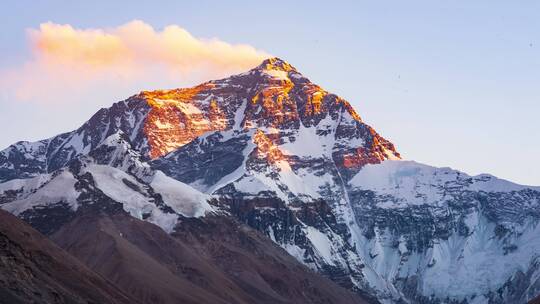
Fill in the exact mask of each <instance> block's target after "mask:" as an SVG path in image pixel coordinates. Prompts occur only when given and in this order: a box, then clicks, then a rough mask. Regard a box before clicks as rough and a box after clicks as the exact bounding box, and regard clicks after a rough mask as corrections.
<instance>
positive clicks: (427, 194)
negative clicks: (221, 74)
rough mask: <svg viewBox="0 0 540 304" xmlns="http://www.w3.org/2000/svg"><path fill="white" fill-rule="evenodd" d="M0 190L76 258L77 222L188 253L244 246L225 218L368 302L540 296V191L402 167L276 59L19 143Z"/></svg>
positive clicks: (334, 102) (0, 156) (3, 161)
mask: <svg viewBox="0 0 540 304" xmlns="http://www.w3.org/2000/svg"><path fill="white" fill-rule="evenodd" d="M0 182H1V183H0V204H1V206H2V208H3V209H5V210H8V211H10V212H12V213H14V214H16V215H17V216H19V217H20V218H22V219H24V220H25V221H27V222H29V223H30V224H32V225H33V226H34V227H36V228H37V229H38V230H40V231H41V232H43V233H46V234H48V235H52V236H53V238H54V240H55V241H56V242H57V243H59V244H63V246H66V247H67V248H72V247H73V246H75V247H81V246H82V245H80V244H78V243H77V241H78V240H77V239H75V240H73V242H75V243H74V244H75V245H73V244H72V243H69V242H67V241H66V240H69V239H71V238H72V237H70V232H69V231H74V230H77V229H76V228H77V227H83V226H84V225H83V224H78V225H75V224H71V225H75V227H73V228H70V229H69V230H66V228H63V227H66V225H68V223H77V220H76V219H78V218H80V216H81V215H80V214H85V213H86V212H87V210H100V212H104V213H105V214H117V213H118V212H125V213H126V214H129V215H130V216H131V217H133V218H136V219H139V220H144V221H146V222H149V223H151V224H155V225H157V226H159V227H160V228H161V229H162V230H163V231H164V233H165V234H168V235H169V236H170V237H172V238H174V239H176V240H178V239H179V238H180V239H183V241H184V242H187V241H188V239H186V236H190V238H189V242H194V239H197V238H203V237H204V241H202V240H199V241H197V242H196V243H190V244H192V245H193V246H195V247H197V246H201V245H200V244H202V243H206V242H208V240H209V239H212V242H218V240H219V238H221V237H222V238H226V237H233V236H234V235H235V234H236V233H239V232H237V230H235V229H228V230H227V229H226V232H225V233H224V232H223V231H222V230H220V229H219V228H217V227H216V226H220V225H222V226H223V227H227V224H225V223H228V221H230V220H232V221H237V222H241V223H244V224H245V225H248V226H250V227H252V228H254V229H256V230H258V231H259V232H260V233H262V234H264V235H266V236H267V237H268V239H270V240H271V241H273V242H274V243H275V244H277V245H279V246H280V247H281V248H283V249H284V250H285V251H286V252H287V253H288V254H290V255H291V256H293V257H294V258H296V260H298V261H299V262H301V263H302V264H304V265H305V266H307V267H309V268H311V269H312V270H314V271H317V272H319V273H320V274H322V275H323V276H325V277H327V278H329V279H331V280H332V281H334V282H335V283H337V284H339V285H341V286H342V287H345V288H347V289H350V290H352V291H354V292H356V293H358V294H359V295H361V296H362V297H363V298H365V299H367V300H369V301H370V302H373V303H376V302H381V303H429V304H435V303H469V304H472V303H525V302H526V301H528V300H530V299H532V298H534V296H536V295H538V294H539V293H540V269H539V265H540V264H539V262H540V260H539V255H540V241H538V238H537V237H536V235H538V232H540V231H539V229H540V228H539V226H538V222H539V219H540V211H538V210H540V209H539V208H538V207H539V206H538V204H539V203H540V188H538V187H526V186H520V185H516V184H513V183H510V182H507V181H504V180H500V179H497V178H495V177H493V176H490V175H480V176H468V175H466V174H464V173H460V172H458V171H455V170H451V169H448V168H434V167H429V166H426V165H422V164H418V163H415V162H411V161H402V160H400V155H399V153H398V152H397V151H396V149H395V147H394V145H393V144H392V143H390V142H389V141H387V140H386V139H384V138H382V137H381V136H380V135H379V134H378V133H377V132H375V130H374V129H373V128H371V127H370V126H368V125H367V124H365V123H364V122H363V121H362V120H361V118H360V116H359V115H358V114H357V113H356V112H355V110H354V109H353V108H352V106H351V105H350V104H349V103H348V102H347V101H345V100H343V99H342V98H340V97H338V96H336V95H334V94H331V93H329V92H326V91H325V90H323V89H322V88H320V87H319V86H317V85H315V84H313V83H311V82H310V81H309V80H308V79H307V78H305V77H304V76H303V75H301V74H300V73H299V72H298V71H297V70H296V69H295V68H294V67H292V66H291V65H289V64H288V63H286V62H284V61H282V60H280V59H278V58H272V59H268V60H265V61H264V62H263V63H262V64H261V65H260V66H258V67H256V68H254V69H252V70H250V71H248V72H246V73H243V74H239V75H235V76H231V77H229V78H226V79H222V80H215V81H209V82H206V83H204V84H201V85H199V86H196V87H193V88H189V89H176V90H168V91H154V92H142V93H140V94H138V95H135V96H133V97H130V98H128V99H126V100H125V101H121V102H118V103H116V104H114V105H113V106H112V107H110V108H108V109H101V110H100V111H98V112H97V113H96V114H95V115H94V116H93V117H92V118H91V119H90V120H89V121H88V122H86V123H85V124H84V125H83V126H81V127H80V128H79V129H77V130H75V131H73V132H69V133H64V134H60V135H58V136H55V137H52V138H50V139H46V140H42V141H39V142H35V143H28V142H19V143H16V144H14V145H12V146H10V147H9V148H7V149H6V150H3V151H1V152H0ZM100 214H101V213H100ZM115 218H116V217H112V218H108V223H109V224H107V225H108V226H114V225H113V224H110V223H115V222H117V221H119V220H118V219H117V220H114V219H115ZM101 220H104V219H102V218H99V217H98V218H95V219H94V220H93V223H95V222H100V221H101ZM124 220H125V219H124ZM200 221H202V222H207V221H208V222H209V223H210V224H209V223H207V224H206V226H205V227H206V228H205V229H203V230H201V229H199V228H197V227H198V224H196V223H199V222H200ZM186 223H188V224H186ZM208 227H213V228H212V229H210V228H208ZM223 227H221V228H222V229H225V228H223ZM111 229H112V228H111ZM115 229H117V228H115ZM113 231H116V230H113ZM87 233H88V234H90V235H92V234H93V233H96V231H94V232H81V236H84V235H86V234H87ZM115 233H116V232H115ZM124 233H126V232H122V234H124ZM213 233H216V235H214V234H213ZM113 234H114V233H113ZM235 237H237V236H235ZM242 243H243V242H241V244H242ZM197 244H198V245H197ZM137 246H138V245H137ZM261 246H262V245H261ZM265 246H266V245H265ZM82 247H83V249H84V246H82ZM138 248H139V249H138V250H142V251H145V250H146V251H148V250H151V249H148V248H149V247H148V246H146V247H138ZM141 248H143V249H141ZM256 248H260V247H256ZM256 248H255V249H254V248H251V249H252V250H256ZM236 251H238V250H236ZM236 251H231V254H230V256H229V257H230V258H233V257H234V254H232V252H236ZM72 253H73V254H74V255H75V256H77V257H79V258H80V259H82V260H83V261H85V262H86V263H88V264H90V265H94V267H91V268H93V269H95V270H97V271H98V272H99V273H101V274H103V275H105V276H106V277H107V276H112V275H113V273H112V272H111V270H110V269H109V268H108V267H104V266H100V265H99V261H92V260H91V258H92V257H89V256H86V254H87V253H86V252H85V250H72ZM215 254H216V255H212V254H211V255H210V257H211V258H212V259H216V260H219V255H217V253H215ZM118 256H120V257H121V256H122V255H121V254H118ZM210 257H209V258H210ZM119 260H121V259H119ZM258 263H259V262H258ZM237 265H238V268H246V267H255V268H256V269H257V267H263V266H262V265H259V264H257V263H250V264H237ZM228 266H229V265H222V267H228ZM100 267H104V268H103V269H102V268H100ZM109 267H112V266H109ZM220 269H221V270H220V271H225V272H226V273H235V272H236V271H238V269H236V270H235V269H225V270H224V269H223V268H220ZM264 281H265V282H268V280H264ZM245 282H248V281H244V283H245ZM244 283H242V284H244ZM118 284H122V282H119V283H118ZM122 286H123V285H122ZM258 286H262V285H258ZM291 286H299V285H294V284H293V285H291ZM132 287H133V286H132ZM124 288H129V286H127V287H126V286H124ZM272 290H274V292H275V290H276V289H275V287H274V288H272ZM289 292H293V291H292V290H289ZM328 294H335V293H334V292H329V293H328ZM289 296H290V297H289V299H291V297H292V298H294V297H293V296H292V295H289ZM269 299H273V300H275V298H269ZM294 299H296V302H297V303H300V302H302V301H308V300H306V299H305V298H303V299H301V300H300V298H294Z"/></svg>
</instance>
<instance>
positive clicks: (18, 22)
mask: <svg viewBox="0 0 540 304" xmlns="http://www.w3.org/2000/svg"><path fill="white" fill-rule="evenodd" d="M110 2H113V3H110ZM291 2H292V3H291ZM2 6H3V9H2V10H1V12H0V17H1V18H2V20H3V22H2V26H3V29H2V31H1V32H0V52H1V55H2V56H0V70H5V69H17V68H20V67H21V66H22V65H23V64H24V62H26V61H27V60H28V58H30V57H31V56H32V54H31V51H30V48H29V47H28V37H27V32H26V29H28V28H34V29H36V28H39V25H40V24H41V23H44V22H47V21H51V22H54V23H56V24H69V25H71V26H73V27H75V28H82V29H85V28H112V27H117V26H120V25H122V24H125V23H127V22H130V21H132V20H141V21H143V22H145V23H147V24H149V25H151V26H153V27H154V28H155V29H156V30H159V29H162V28H163V27H165V26H167V25H171V24H176V25H178V26H180V27H182V28H184V29H186V30H188V31H189V32H190V33H191V34H192V35H193V36H195V37H206V38H212V37H216V38H219V39H220V40H222V41H226V42H229V43H245V44H249V45H251V46H253V47H255V48H257V49H259V50H264V51H265V52H268V53H270V54H273V55H276V56H278V57H281V58H283V59H285V60H287V61H288V62H289V63H291V64H292V65H294V66H295V67H297V69H298V70H299V71H301V72H302V73H303V74H304V75H306V76H307V77H309V78H310V79H311V80H312V81H313V82H315V83H318V84H319V85H321V86H322V87H324V88H325V89H327V90H329V91H331V92H333V93H336V94H338V95H340V96H342V97H344V98H345V99H347V100H349V101H350V102H351V103H352V104H353V106H354V107H355V108H356V109H357V111H358V112H359V114H360V115H361V117H362V118H363V119H364V120H365V121H366V122H367V123H369V124H371V125H372V126H373V127H374V128H375V129H376V130H377V131H378V132H379V133H380V134H382V135H383V136H384V137H386V138H388V139H389V140H391V141H392V142H394V143H395V144H396V146H397V148H398V150H399V151H400V152H401V153H402V155H403V156H404V157H405V158H406V159H413V160H416V161H419V162H423V163H427V164H431V165H436V166H450V167H452V168H455V169H460V170H463V171H465V172H467V173H470V174H479V173H491V174H493V175H496V176H499V177H502V178H505V179H509V180H512V181H515V182H519V183H524V184H532V185H540V161H538V159H537V158H538V156H539V155H540V141H539V140H538V139H539V136H538V134H539V133H540V119H539V117H538V116H539V115H540V100H539V99H540V98H539V97H540V85H539V84H540V2H538V1H369V2H368V1H349V2H348V1H332V2H329V3H326V4H322V3H321V4H317V3H313V2H310V1H294V2H293V1H272V2H259V1H216V2H211V1H193V2H188V1H185V2H184V1H159V3H158V1H147V2H145V1H136V2H134V1H85V2H77V3H75V1H10V0H8V1H3V5H2ZM35 77H42V75H35ZM188 78H189V77H188ZM191 82H194V81H193V80H190V79H187V78H186V79H184V80H182V81H178V86H184V85H190V84H195V83H191ZM159 84H160V83H159V82H156V84H155V85H159ZM167 84H169V85H172V84H171V83H170V82H169V83H167ZM153 85H154V83H153V82H146V83H133V84H131V85H130V86H129V87H125V88H123V89H122V90H120V89H118V90H115V87H114V86H109V87H106V88H104V89H103V91H104V92H105V93H103V92H101V93H100V92H95V94H90V95H89V94H86V95H85V96H84V98H81V97H80V96H77V95H70V96H66V99H67V100H68V101H67V102H59V103H53V104H51V103H42V102H40V101H39V100H26V101H19V100H15V99H14V98H13V97H12V96H11V95H10V94H6V93H3V92H0V129H1V130H3V131H2V136H1V137H0V146H1V147H2V148H3V147H7V146H8V145H9V144H11V143H13V142H15V141H18V140H37V139H41V138H46V137H50V136H52V135H55V134H57V133H60V132H63V131H68V130H71V129H74V128H76V127H78V126H79V125H80V124H82V123H83V122H84V121H85V120H86V119H88V118H89V117H90V116H91V115H92V114H93V113H94V112H96V111H97V109H98V108H100V107H104V106H108V105H110V104H111V103H112V102H114V101H117V100H120V99H124V98H126V97H127V96H129V95H131V94H134V93H136V92H137V91H139V90H142V89H158V87H152V86H153ZM126 94H127V95H126ZM70 98H73V100H69V99H70ZM79 99H80V100H84V101H79Z"/></svg>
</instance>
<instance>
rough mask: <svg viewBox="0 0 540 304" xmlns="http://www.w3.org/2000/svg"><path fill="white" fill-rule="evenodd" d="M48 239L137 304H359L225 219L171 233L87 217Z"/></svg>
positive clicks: (118, 217)
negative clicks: (129, 296)
mask: <svg viewBox="0 0 540 304" xmlns="http://www.w3.org/2000/svg"><path fill="white" fill-rule="evenodd" d="M52 239H53V240H55V242H57V243H58V244H59V245H60V246H62V247H63V248H65V249H66V250H67V251H69V252H70V253H71V254H73V255H74V256H76V257H78V258H79V259H80V260H81V261H83V262H84V263H85V264H87V265H88V266H89V267H91V268H92V269H94V270H95V271H96V272H98V273H100V274H102V275H103V276H105V277H108V278H111V280H112V281H113V282H114V283H115V284H116V285H117V286H119V287H120V288H122V289H123V290H125V291H126V292H128V293H129V294H132V295H135V296H136V298H138V299H140V300H141V301H142V302H143V303H178V302H181V303H363V301H362V300H361V299H360V298H358V297H355V296H354V295H353V294H352V293H349V292H347V291H346V290H344V289H341V288H339V287H337V286H336V285H334V284H333V283H331V282H329V281H326V280H325V279H323V278H320V277H318V276H317V275H315V274H314V273H311V272H309V271H308V270H307V269H306V268H304V267H303V266H301V265H300V264H298V262H297V261H295V260H294V259H293V258H291V257H289V256H287V254H286V253H285V252H283V251H282V250H281V249H280V248H279V247H277V246H275V245H273V244H272V243H271V242H270V241H269V240H267V239H266V238H263V237H261V236H260V235H259V234H258V233H256V232H255V231H253V230H251V229H249V228H246V227H242V226H241V225H238V224H237V223H235V222H234V221H230V220H228V219H227V218H224V217H215V216H212V217H205V218H203V219H184V220H183V221H182V223H181V224H180V225H179V226H178V227H177V229H176V230H175V232H174V233H173V234H171V235H169V234H167V233H165V232H164V231H163V230H161V229H159V228H158V227H157V226H154V225H152V224H149V223H145V222H143V221H140V220H136V219H133V218H132V217H129V216H128V215H127V214H125V213H123V212H114V213H108V214H103V213H93V212H91V213H86V214H84V215H81V216H77V217H76V218H75V219H74V220H72V221H71V222H70V223H68V224H66V225H65V226H63V227H62V228H61V229H60V230H58V231H57V232H55V234H54V235H53V236H52Z"/></svg>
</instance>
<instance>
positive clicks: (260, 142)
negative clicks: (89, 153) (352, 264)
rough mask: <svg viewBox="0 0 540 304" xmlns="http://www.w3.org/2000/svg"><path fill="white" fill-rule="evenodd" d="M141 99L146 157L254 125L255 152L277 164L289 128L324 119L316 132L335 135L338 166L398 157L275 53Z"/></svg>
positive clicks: (344, 103)
mask: <svg viewBox="0 0 540 304" xmlns="http://www.w3.org/2000/svg"><path fill="white" fill-rule="evenodd" d="M141 97H142V98H143V99H144V100H145V101H146V103H147V104H148V106H149V107H150V109H149V112H148V115H147V117H146V119H145V121H144V126H143V132H144V137H145V138H146V140H147V144H148V151H149V152H148V154H149V155H148V156H149V157H150V158H152V159H155V158H159V157H161V156H164V155H166V154H168V153H169V152H171V151H174V150H176V149H178V148H179V147H182V146H183V145H186V144H188V143H190V142H192V141H193V140H194V139H196V138H198V137H200V136H202V135H204V134H207V133H209V132H214V131H227V130H230V131H232V132H244V131H247V130H250V129H254V130H256V131H255V132H254V133H253V134H254V135H253V138H252V142H253V143H254V144H255V146H256V151H254V153H255V152H256V153H255V154H254V155H255V156H256V157H257V158H258V159H261V160H263V159H265V160H266V162H267V163H268V164H275V163H277V162H281V163H282V162H283V161H286V158H287V156H284V155H287V154H288V153H287V151H285V152H284V151H282V150H281V144H283V143H284V140H285V141H286V138H288V136H289V137H290V136H291V134H294V132H297V131H295V130H299V129H301V128H315V129H316V128H318V125H319V124H320V123H321V122H322V121H323V120H324V121H325V122H326V123H328V122H330V121H331V124H332V125H333V127H328V128H327V130H325V131H321V132H322V133H321V134H320V135H321V136H326V134H328V132H330V133H332V134H334V135H332V136H334V137H335V138H334V139H333V140H334V141H335V144H334V146H333V148H330V150H329V151H331V152H330V153H331V154H332V157H333V158H335V159H336V161H337V162H336V163H337V164H338V165H339V166H341V167H343V168H360V167H362V166H364V165H365V164H368V163H379V162H381V161H382V160H384V159H388V158H392V159H396V158H399V157H400V156H399V153H397V152H396V151H395V149H394V146H393V145H392V144H391V143H390V142H388V141H387V140H385V139H384V138H382V137H380V136H379V135H378V134H377V133H376V132H375V131H374V130H373V129H372V128H370V127H369V126H367V125H365V124H364V123H363V122H362V120H361V119H360V116H359V115H358V114H357V113H356V112H355V110H354V109H353V108H352V106H351V105H350V104H349V103H348V102H347V101H346V100H344V99H342V98H340V97H338V96H336V95H334V94H331V93H328V92H327V91H325V90H323V89H322V88H321V87H319V86H317V85H315V84H313V83H311V82H310V81H309V80H308V79H307V78H305V77H303V76H302V75H301V74H300V73H298V72H297V71H296V70H295V69H294V67H292V66H291V65H290V64H288V63H286V62H284V61H282V60H280V59H277V58H271V59H268V60H265V61H264V62H263V64H261V65H260V66H258V67H257V68H255V69H253V70H251V71H249V72H246V73H243V74H240V75H237V76H232V77H230V78H225V79H222V80H215V81H209V82H207V83H204V84H201V85H199V86H196V87H193V88H188V89H177V90H168V91H155V92H143V93H141ZM312 140H317V139H316V138H313V139H312ZM332 149H333V151H332Z"/></svg>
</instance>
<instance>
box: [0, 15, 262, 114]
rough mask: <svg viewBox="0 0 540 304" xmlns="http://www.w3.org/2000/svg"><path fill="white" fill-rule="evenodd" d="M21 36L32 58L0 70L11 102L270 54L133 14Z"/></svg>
mask: <svg viewBox="0 0 540 304" xmlns="http://www.w3.org/2000/svg"><path fill="white" fill-rule="evenodd" d="M27 34H28V37H29V42H30V47H31V51H32V52H31V54H32V57H31V58H29V60H28V61H27V62H26V63H24V64H22V65H20V66H16V67H14V68H11V69H6V70H3V71H0V89H1V90H2V91H3V94H4V95H8V96H9V98H14V99H16V100H29V101H39V102H55V103H61V102H66V101H70V102H74V101H77V100H85V99H88V94H91V93H92V92H96V91H103V90H105V91H106V92H110V93H111V94H109V95H111V96H115V97H116V96H121V95H119V94H133V93H136V91H139V90H142V89H159V88H168V87H179V86H183V85H192V84H195V83H197V82H200V81H204V80H208V79H214V78H220V77H225V76H228V75H230V74H233V73H238V72H243V71H245V70H248V69H250V68H252V67H254V66H256V65H257V64H259V63H260V62H261V61H262V60H263V59H264V58H267V57H269V56H270V55H269V54H267V53H265V52H263V51H260V50H257V49H255V48H254V47H252V46H250V45H245V44H230V43H227V42H224V41H222V40H219V39H217V38H212V39H203V38H197V37H194V36H193V35H191V34H190V33H189V32H188V31H187V30H185V29H183V28H181V27H179V26H177V25H170V26H167V27H165V28H164V29H163V30H161V31H157V30H155V29H154V28H153V27H152V26H150V25H148V24H146V23H144V22H142V21H138V20H135V21H131V22H129V23H126V24H124V25H121V26H119V27H115V28H108V29H77V28H74V27H72V26H71V25H60V24H55V23H52V22H48V23H43V24H41V25H40V26H39V29H29V30H28V31H27ZM132 90H134V91H132ZM102 95H103V94H102ZM105 95H107V94H105ZM124 97H127V96H124Z"/></svg>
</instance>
